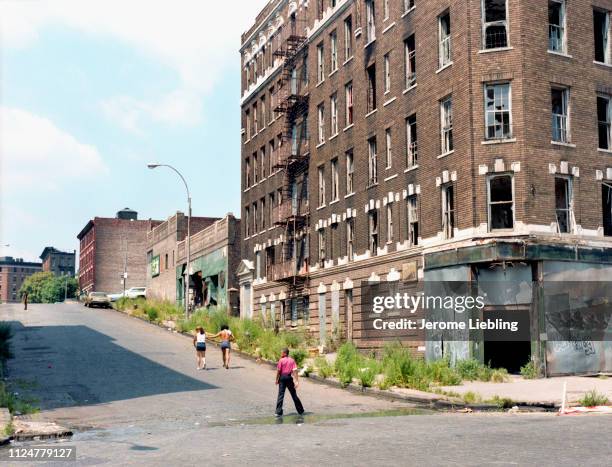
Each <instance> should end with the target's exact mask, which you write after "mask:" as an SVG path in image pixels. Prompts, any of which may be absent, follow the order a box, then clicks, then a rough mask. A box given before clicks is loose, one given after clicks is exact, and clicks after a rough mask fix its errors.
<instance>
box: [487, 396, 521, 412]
mask: <svg viewBox="0 0 612 467" xmlns="http://www.w3.org/2000/svg"><path fill="white" fill-rule="evenodd" d="M487 402H488V403H489V404H495V405H496V406H497V407H499V408H500V409H509V408H511V407H513V406H514V405H515V404H514V401H513V400H512V399H510V398H509V397H499V396H493V399H489V400H488V401H487Z"/></svg>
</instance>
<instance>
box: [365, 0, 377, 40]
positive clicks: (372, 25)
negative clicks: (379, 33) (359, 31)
mask: <svg viewBox="0 0 612 467" xmlns="http://www.w3.org/2000/svg"><path fill="white" fill-rule="evenodd" d="M365 7H366V14H365V19H366V45H367V44H369V43H371V42H374V41H375V40H376V5H375V4H374V0H366V2H365Z"/></svg>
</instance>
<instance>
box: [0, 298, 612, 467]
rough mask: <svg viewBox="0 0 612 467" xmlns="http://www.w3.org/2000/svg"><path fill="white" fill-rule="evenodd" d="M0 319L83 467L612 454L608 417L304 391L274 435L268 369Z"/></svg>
mask: <svg viewBox="0 0 612 467" xmlns="http://www.w3.org/2000/svg"><path fill="white" fill-rule="evenodd" d="M0 319H1V320H5V321H12V322H13V325H14V328H15V331H16V335H15V338H14V352H15V354H16V358H15V359H14V360H12V361H11V363H10V377H11V379H13V380H19V381H21V382H23V383H24V388H27V389H28V390H29V391H31V392H33V393H35V395H36V397H38V398H39V399H40V405H41V407H42V412H41V413H40V414H39V415H38V416H37V417H38V418H42V419H50V420H55V421H58V422H60V423H63V424H65V425H68V426H70V427H73V428H74V429H76V430H77V433H76V435H75V436H74V438H73V439H72V440H70V441H67V442H65V443H64V444H66V443H68V444H70V445H75V446H77V450H78V458H79V462H78V464H79V465H98V464H108V465H145V464H146V465H179V464H184V465H196V464H198V465H201V464H206V465H227V464H235V463H237V462H241V463H245V464H246V463H248V464H254V465H270V464H280V465H286V464H292V465H296V464H297V465H320V464H323V465H328V464H331V463H332V462H333V463H334V464H338V465H362V464H371V463H374V462H376V463H378V464H381V465H392V464H394V465H396V464H398V463H399V464H425V465H448V464H455V465H468V464H469V465H482V464H493V463H495V464H502V465H515V464H520V465H525V464H539V465H570V464H574V465H575V464H582V465H584V464H591V465H605V464H607V463H608V462H609V456H610V454H611V452H610V447H609V440H610V439H611V435H612V423H611V421H612V419H610V418H609V417H606V418H604V417H576V418H571V417H565V418H563V417H555V416H553V415H546V414H545V415H508V414H489V415H474V414H472V415H466V414H420V415H410V416H409V415H405V416H380V415H384V414H388V411H397V410H400V411H402V410H405V409H406V408H407V407H408V406H406V405H404V404H399V403H394V402H389V401H382V400H378V399H374V398H370V397H364V396H359V395H354V394H351V393H348V392H346V391H342V390H339V389H334V388H329V387H326V386H323V385H319V384H315V383H311V382H304V383H303V385H302V387H301V388H300V394H301V397H302V399H303V401H304V403H305V406H306V409H307V410H308V411H309V412H311V413H312V415H310V416H307V417H306V419H305V420H304V421H302V420H297V419H295V418H293V417H291V416H289V417H285V419H284V420H283V423H282V424H280V423H277V422H276V421H274V419H273V418H272V417H270V415H271V414H272V413H273V410H274V399H275V394H274V391H275V386H274V385H273V379H274V372H273V371H272V370H271V369H269V368H268V367H267V366H263V365H258V364H256V363H254V362H252V361H250V360H246V359H241V358H237V357H236V356H234V360H233V365H234V368H233V369H230V370H224V369H222V368H221V365H220V361H221V358H220V354H219V352H218V351H217V350H216V349H214V350H212V351H209V353H208V362H209V366H210V367H211V369H210V370H208V371H197V370H196V369H195V359H194V355H193V350H192V347H191V343H190V341H189V339H187V338H185V337H183V336H180V335H177V334H174V333H171V332H168V331H165V330H162V329H159V328H156V327H153V326H150V325H148V324H146V323H143V322H141V321H138V320H135V319H132V318H129V317H127V316H124V315H121V314H118V313H115V312H112V311H106V310H88V309H86V308H83V307H81V306H79V305H76V304H72V305H71V304H66V305H33V306H31V309H30V310H29V311H28V312H27V313H24V312H23V311H22V310H21V309H20V307H18V306H11V305H0ZM32 383H34V384H32ZM286 408H290V410H289V411H288V412H291V411H293V407H290V406H289V407H287V406H286ZM372 414H374V415H379V416H376V417H373V416H371V415H372ZM20 465H25V464H20ZM71 465H75V464H74V463H72V464H71Z"/></svg>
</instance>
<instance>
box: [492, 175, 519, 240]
mask: <svg viewBox="0 0 612 467" xmlns="http://www.w3.org/2000/svg"><path fill="white" fill-rule="evenodd" d="M503 177H509V178H510V192H511V193H510V194H511V196H512V199H511V201H491V182H492V181H493V180H494V179H496V178H503ZM515 199H516V192H515V188H514V175H513V174H512V173H495V174H492V175H490V176H488V177H487V216H488V219H487V220H488V222H487V227H488V231H489V232H497V231H512V230H514V226H515V225H516V212H515V209H514V208H515V204H516V203H515ZM502 204H510V205H511V207H510V211H511V212H512V227H501V228H497V227H496V228H493V226H492V220H493V213H492V206H493V205H502Z"/></svg>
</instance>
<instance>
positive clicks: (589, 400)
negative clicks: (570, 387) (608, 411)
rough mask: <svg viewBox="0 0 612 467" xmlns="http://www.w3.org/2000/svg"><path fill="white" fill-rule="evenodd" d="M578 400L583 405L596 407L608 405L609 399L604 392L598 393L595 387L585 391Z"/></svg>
mask: <svg viewBox="0 0 612 467" xmlns="http://www.w3.org/2000/svg"><path fill="white" fill-rule="evenodd" d="M579 402H580V405H582V406H583V407H597V406H600V405H608V404H609V403H610V400H609V399H608V397H607V396H606V395H605V394H600V393H598V392H597V390H596V389H593V390H592V391H589V392H587V393H585V395H584V396H583V397H582V399H580V401H579Z"/></svg>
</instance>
